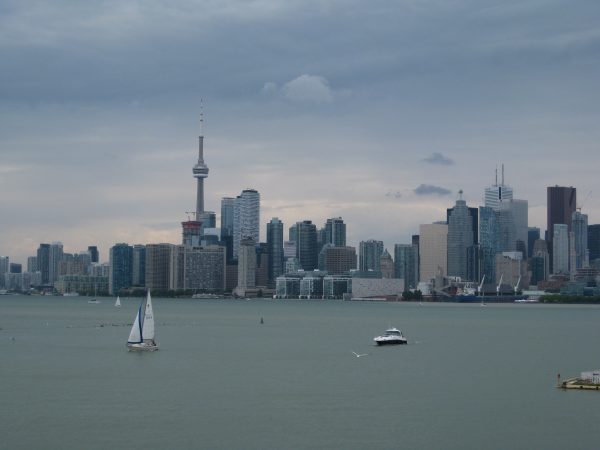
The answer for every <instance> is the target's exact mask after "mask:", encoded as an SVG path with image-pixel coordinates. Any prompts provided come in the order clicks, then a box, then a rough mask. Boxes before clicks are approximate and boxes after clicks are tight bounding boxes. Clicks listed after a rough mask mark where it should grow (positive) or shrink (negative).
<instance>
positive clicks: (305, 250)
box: [290, 220, 319, 271]
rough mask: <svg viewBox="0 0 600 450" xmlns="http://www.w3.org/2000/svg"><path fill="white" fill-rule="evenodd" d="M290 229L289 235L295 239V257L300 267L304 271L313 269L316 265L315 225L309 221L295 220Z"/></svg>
mask: <svg viewBox="0 0 600 450" xmlns="http://www.w3.org/2000/svg"><path fill="white" fill-rule="evenodd" d="M293 228H294V231H292V230H290V237H292V236H293V237H295V239H296V257H297V258H298V261H299V262H300V267H302V269H304V270H305V271H310V270H315V269H316V268H317V267H318V256H319V255H318V253H317V227H316V226H315V225H314V224H313V223H312V222H311V221H310V220H304V221H302V222H296V224H295V225H294V226H293Z"/></svg>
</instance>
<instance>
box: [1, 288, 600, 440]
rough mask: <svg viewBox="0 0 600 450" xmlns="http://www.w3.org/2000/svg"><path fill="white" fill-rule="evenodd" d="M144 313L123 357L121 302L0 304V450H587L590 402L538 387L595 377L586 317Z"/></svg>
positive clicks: (536, 308)
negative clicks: (144, 339) (398, 336)
mask: <svg viewBox="0 0 600 450" xmlns="http://www.w3.org/2000/svg"><path fill="white" fill-rule="evenodd" d="M153 300H154V314H155V318H156V328H157V340H158V342H159V343H160V346H161V347H160V350H159V351H158V352H154V353H129V352H127V351H126V348H125V342H126V340H127V337H128V335H129V328H130V327H129V325H128V324H131V323H132V321H133V318H134V316H135V311H136V308H137V307H138V305H139V301H140V300H139V299H122V303H123V307H122V308H115V307H114V306H113V303H114V299H112V300H111V299H108V298H105V299H101V301H102V303H100V304H89V303H88V302H87V298H84V297H79V298H62V297H25V296H6V297H0V328H2V330H0V393H1V395H0V408H1V411H2V414H1V417H0V448H3V449H4V448H6V449H34V448H46V449H121V448H123V449H136V448H140V449H141V448H143V449H185V448H190V449H192V448H206V449H305V448H309V449H324V448H332V449H333V448H336V449H337V448H343V449H397V448H406V449H421V448H422V449H533V448H536V449H538V448H539V449H566V448H598V447H599V446H600V427H599V426H598V423H599V422H600V393H598V392H579V391H562V390H559V389H556V388H555V385H556V375H557V373H558V372H560V373H561V374H562V375H563V378H564V377H567V376H577V375H578V374H579V372H580V371H582V370H588V369H597V368H600V358H599V353H600V346H599V344H600V307H598V306H559V305H514V304H510V305H508V304H505V305H491V304H490V305H488V306H486V307H481V306H480V305H478V304H475V305H456V304H425V305H423V306H420V305H419V304H417V303H367V302H341V301H325V302H318V301H291V300H290V301H281V300H267V299H264V300H251V301H237V300H189V299H188V300H184V299H180V300H170V299H153ZM261 317H263V318H264V324H262V325H261V324H260V318H261ZM389 325H392V326H396V327H398V328H401V329H402V330H403V332H404V334H405V336H407V338H408V339H409V345H407V346H393V347H381V348H379V347H375V346H373V340H372V339H373V337H374V336H375V335H377V334H380V333H381V332H383V331H384V330H385V328H387V327H388V326H389ZM352 351H355V352H357V353H368V354H369V355H368V356H365V357H361V358H356V357H355V356H354V355H353V354H352Z"/></svg>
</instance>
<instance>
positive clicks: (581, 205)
mask: <svg viewBox="0 0 600 450" xmlns="http://www.w3.org/2000/svg"><path fill="white" fill-rule="evenodd" d="M590 195H592V191H589V192H588V193H587V194H586V195H585V197H584V198H583V201H582V202H581V203H580V204H579V206H578V207H577V211H581V208H583V205H585V202H587V201H588V200H589V198H590Z"/></svg>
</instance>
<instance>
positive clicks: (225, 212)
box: [221, 197, 235, 237]
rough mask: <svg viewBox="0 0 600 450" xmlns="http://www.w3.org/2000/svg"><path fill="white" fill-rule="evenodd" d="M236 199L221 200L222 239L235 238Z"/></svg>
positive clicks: (225, 198) (226, 198)
mask: <svg viewBox="0 0 600 450" xmlns="http://www.w3.org/2000/svg"><path fill="white" fill-rule="evenodd" d="M234 205H235V199H234V198H231V197H223V198H222V199H221V237H223V236H233V208H234Z"/></svg>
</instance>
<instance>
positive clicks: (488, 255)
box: [479, 206, 500, 282]
mask: <svg viewBox="0 0 600 450" xmlns="http://www.w3.org/2000/svg"><path fill="white" fill-rule="evenodd" d="M498 215H499V212H498V211H496V210H494V209H493V208H490V207H487V206H482V207H480V208H479V249H480V250H479V251H480V253H479V277H480V279H481V278H483V276H484V275H485V279H486V280H487V281H488V282H492V281H493V280H495V279H496V253H498V252H499V251H500V244H499V227H498Z"/></svg>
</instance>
